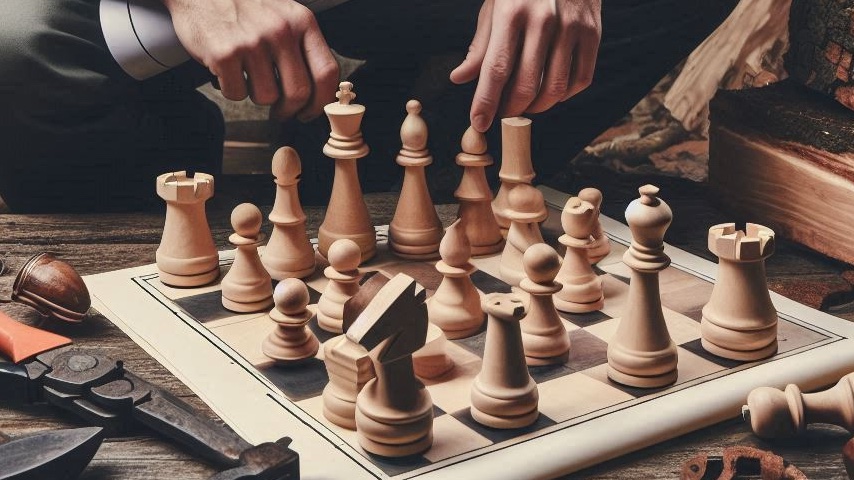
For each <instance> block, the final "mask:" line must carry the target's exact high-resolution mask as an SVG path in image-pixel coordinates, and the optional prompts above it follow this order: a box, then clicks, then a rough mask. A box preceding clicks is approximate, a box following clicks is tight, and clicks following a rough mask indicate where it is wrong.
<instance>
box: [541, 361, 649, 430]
mask: <svg viewBox="0 0 854 480" xmlns="http://www.w3.org/2000/svg"><path fill="white" fill-rule="evenodd" d="M537 389H538V390H539V393H540V404H539V405H540V411H541V412H542V413H543V414H544V415H546V416H548V417H549V418H551V419H553V420H554V421H556V422H563V421H566V420H570V419H573V418H577V417H581V416H583V415H587V414H589V413H593V412H596V411H598V410H601V409H603V408H607V407H610V406H613V405H616V404H618V403H622V402H627V401H630V400H633V399H634V398H635V397H634V396H632V395H629V394H628V393H626V392H624V391H622V390H620V389H618V388H615V387H613V386H611V385H609V384H607V383H602V382H600V381H598V380H595V379H593V378H592V377H590V376H587V375H585V374H583V373H580V372H576V373H573V374H570V375H566V376H563V377H557V378H554V379H551V380H549V381H546V382H544V383H539V384H538V385H537Z"/></svg>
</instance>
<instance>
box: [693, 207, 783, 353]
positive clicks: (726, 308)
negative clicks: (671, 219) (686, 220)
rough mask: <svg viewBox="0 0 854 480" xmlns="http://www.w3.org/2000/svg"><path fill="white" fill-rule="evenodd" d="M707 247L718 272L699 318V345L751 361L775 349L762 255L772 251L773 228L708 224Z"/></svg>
mask: <svg viewBox="0 0 854 480" xmlns="http://www.w3.org/2000/svg"><path fill="white" fill-rule="evenodd" d="M709 250H710V251H711V252H712V253H714V254H715V255H717V256H718V258H719V259H720V261H719V262H718V277H717V280H716V281H715V287H714V288H713V289H712V295H711V297H710V298H709V303H707V304H706V305H705V306H704V307H703V318H702V320H701V321H700V333H701V336H702V345H703V348H705V349H706V350H707V351H709V352H711V353H713V354H715V355H717V356H719V357H723V358H728V359H731V360H738V361H743V362H746V361H754V360H761V359H763V358H767V357H770V356H771V355H774V352H776V351H777V310H776V309H775V308H774V304H773V303H771V295H770V294H769V293H768V284H767V283H766V280H765V259H766V258H768V257H769V256H771V254H772V253H773V252H774V232H773V231H772V230H771V229H770V228H767V227H763V226H762V225H756V224H754V223H748V224H747V228H746V230H745V231H741V230H738V231H736V229H735V224H734V223H723V224H720V225H715V226H713V227H711V228H710V229H709Z"/></svg>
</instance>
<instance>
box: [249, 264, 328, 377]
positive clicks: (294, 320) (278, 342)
mask: <svg viewBox="0 0 854 480" xmlns="http://www.w3.org/2000/svg"><path fill="white" fill-rule="evenodd" d="M308 301H309V300H308V287H306V286H305V283H304V282H303V281H302V280H299V279H296V278H286V279H284V280H282V281H281V282H279V283H278V285H276V289H275V290H274V291H273V304H274V305H275V306H274V307H273V309H272V310H270V319H272V320H273V321H274V322H276V329H275V330H273V331H272V332H270V335H268V336H267V338H266V339H265V340H264V342H263V343H262V344H261V351H262V352H264V355H266V356H268V357H270V358H272V359H273V360H276V361H277V362H279V363H282V364H286V365H287V364H292V363H298V362H300V361H302V360H305V359H308V358H312V357H314V356H315V355H316V354H317V351H318V350H319V349H320V342H318V341H317V337H315V336H314V333H312V331H311V330H309V329H308V327H307V326H306V325H307V324H308V321H309V320H311V317H313V316H314V311H313V310H312V309H310V308H308Z"/></svg>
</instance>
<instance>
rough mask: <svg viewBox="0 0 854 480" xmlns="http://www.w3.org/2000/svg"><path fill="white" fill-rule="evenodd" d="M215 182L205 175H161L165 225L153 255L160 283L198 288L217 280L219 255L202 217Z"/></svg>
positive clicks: (158, 188)
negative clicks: (164, 204) (164, 202)
mask: <svg viewBox="0 0 854 480" xmlns="http://www.w3.org/2000/svg"><path fill="white" fill-rule="evenodd" d="M213 193H214V179H213V177H212V176H211V175H208V174H206V173H199V172H196V174H195V175H192V176H188V175H187V172H184V171H181V172H174V173H164V174H163V175H160V176H158V177H157V195H158V196H160V198H162V199H163V200H165V201H166V223H165V224H164V226H163V237H162V239H161V240H160V246H159V247H157V253H156V254H155V257H156V259H157V260H156V261H157V269H158V270H159V272H160V281H161V282H163V283H165V284H167V285H172V286H175V287H200V286H202V285H207V284H208V283H211V282H213V281H214V280H216V279H217V277H219V254H218V253H217V251H216V245H215V244H214V241H213V236H212V235H211V229H210V227H209V226H208V219H207V217H206V216H205V202H206V201H207V200H208V199H209V198H211V197H212V196H213Z"/></svg>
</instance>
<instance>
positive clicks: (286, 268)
mask: <svg viewBox="0 0 854 480" xmlns="http://www.w3.org/2000/svg"><path fill="white" fill-rule="evenodd" d="M301 174H302V166H301V165H300V158H299V154H297V151H296V150H294V149H293V148H291V147H282V148H280V149H278V150H277V151H276V153H275V154H274V155H273V176H274V177H275V180H274V182H275V183H276V200H275V202H274V203H273V210H272V211H271V212H270V222H272V223H273V233H271V234H270V240H269V241H268V242H267V247H266V248H265V249H264V255H263V256H262V257H261V262H262V263H263V264H264V267H265V268H266V269H267V272H269V273H270V276H271V277H273V279H275V280H283V279H285V278H305V277H307V276H309V275H311V274H312V273H313V272H314V263H315V262H314V247H312V246H311V242H309V241H308V236H307V235H306V233H305V213H304V212H303V211H302V206H301V205H300V201H299V193H298V192H297V184H298V183H299V178H300V175H301Z"/></svg>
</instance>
